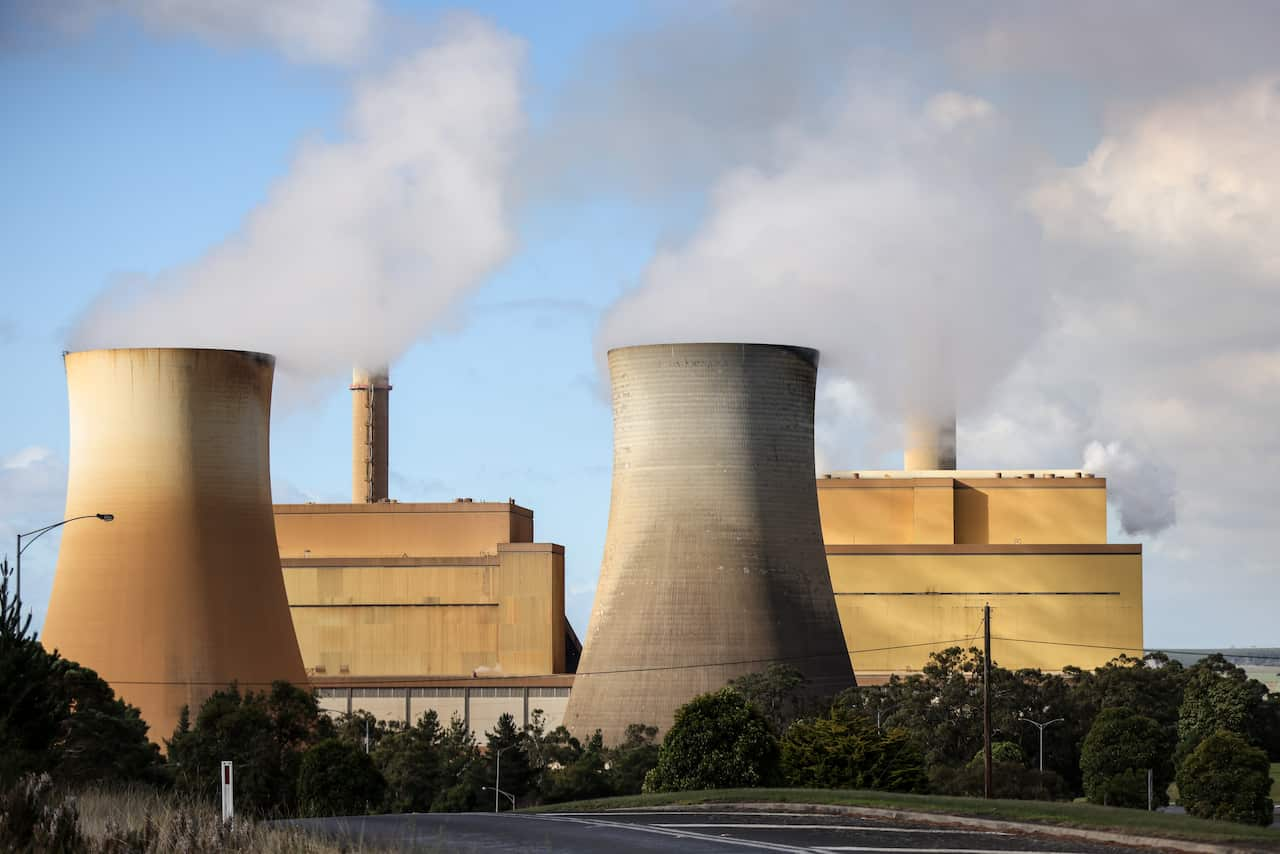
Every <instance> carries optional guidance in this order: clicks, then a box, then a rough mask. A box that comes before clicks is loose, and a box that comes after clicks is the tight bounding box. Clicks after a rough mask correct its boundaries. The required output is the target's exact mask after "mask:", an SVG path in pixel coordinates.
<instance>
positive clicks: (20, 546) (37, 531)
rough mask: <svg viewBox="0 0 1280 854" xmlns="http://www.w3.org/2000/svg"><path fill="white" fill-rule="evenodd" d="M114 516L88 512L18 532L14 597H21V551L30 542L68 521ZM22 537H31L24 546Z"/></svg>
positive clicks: (103, 518) (25, 548)
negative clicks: (32, 529) (16, 581)
mask: <svg viewBox="0 0 1280 854" xmlns="http://www.w3.org/2000/svg"><path fill="white" fill-rule="evenodd" d="M115 518H116V517H115V514H114V513H90V514H88V515H87V516H72V517H71V518H70V519H63V520H62V521H61V522H54V523H53V524H52V525H45V526H44V527H43V528H36V529H35V530H34V531H27V532H26V533H25V534H19V535H18V556H17V559H16V560H17V564H18V565H17V580H18V584H17V588H18V589H17V590H16V591H15V592H14V598H15V599H19V600H20V599H22V553H23V552H24V551H26V550H27V546H30V545H31V544H32V543H34V542H35V541H36V540H38V539H40V538H41V537H43V536H44V535H45V534H47V533H49V532H50V531H52V530H53V529H54V528H61V527H62V526H63V525H65V524H67V523H68V522H78V521H80V520H81V519H101V520H102V521H104V522H112V521H114V520H115ZM23 537H30V538H31V539H29V540H27V545H26V546H24V545H23V544H22V538H23Z"/></svg>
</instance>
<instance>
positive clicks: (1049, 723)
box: [1018, 716, 1066, 774]
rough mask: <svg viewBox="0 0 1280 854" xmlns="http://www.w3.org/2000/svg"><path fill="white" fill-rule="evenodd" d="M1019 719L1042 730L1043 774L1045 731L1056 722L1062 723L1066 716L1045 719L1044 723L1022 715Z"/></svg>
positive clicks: (1041, 754)
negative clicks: (1049, 719)
mask: <svg viewBox="0 0 1280 854" xmlns="http://www.w3.org/2000/svg"><path fill="white" fill-rule="evenodd" d="M1018 720H1020V721H1025V722H1027V723H1029V724H1032V725H1034V726H1035V728H1036V729H1038V730H1040V773H1041V774H1043V773H1044V731H1045V730H1046V729H1048V728H1049V727H1051V726H1053V725H1054V724H1060V723H1062V722H1063V721H1065V720H1066V718H1054V719H1053V720H1051V721H1045V722H1044V723H1040V722H1039V721H1033V720H1031V718H1025V717H1022V716H1019V717H1018Z"/></svg>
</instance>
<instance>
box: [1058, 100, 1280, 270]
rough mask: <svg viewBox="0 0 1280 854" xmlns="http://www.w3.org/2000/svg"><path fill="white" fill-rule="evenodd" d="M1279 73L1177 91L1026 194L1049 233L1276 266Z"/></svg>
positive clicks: (1176, 256)
mask: <svg viewBox="0 0 1280 854" xmlns="http://www.w3.org/2000/svg"><path fill="white" fill-rule="evenodd" d="M1277 140H1280V78H1276V77H1268V78H1264V79H1260V80H1256V81H1254V82H1252V83H1249V84H1247V85H1245V86H1242V87H1241V86H1236V87H1232V88H1230V89H1228V90H1225V91H1220V90H1214V91H1210V92H1204V93H1201V94H1197V95H1195V96H1192V97H1189V98H1177V99H1173V100H1169V101H1166V102H1163V103H1161V104H1158V105H1157V106H1155V107H1154V108H1150V109H1145V110H1142V111H1140V112H1138V113H1137V114H1136V115H1133V116H1132V117H1130V118H1128V119H1127V120H1125V121H1123V122H1120V123H1117V126H1115V127H1113V128H1112V129H1111V130H1110V131H1109V132H1108V135H1107V137H1106V138H1105V139H1103V140H1102V142H1100V143H1099V144H1098V146H1097V148H1095V149H1094V151H1093V153H1092V154H1091V155H1090V156H1089V159H1088V160H1087V161H1086V162H1085V163H1084V164H1083V165H1081V166H1079V167H1077V168H1073V169H1068V170H1064V171H1063V172H1062V173H1061V175H1060V176H1059V177H1058V178H1057V179H1056V180H1052V181H1049V182H1046V183H1045V184H1044V185H1043V186H1041V187H1040V188H1039V189H1038V190H1037V191H1036V193H1035V194H1034V196H1033V205H1034V207H1035V210H1036V212H1037V213H1038V215H1039V216H1040V217H1041V219H1042V220H1043V221H1044V223H1045V225H1046V227H1047V228H1048V229H1049V230H1050V231H1051V232H1052V233H1054V234H1055V235H1058V236H1063V237H1070V238H1077V239H1087V240H1095V241H1120V242H1123V243H1124V244H1126V245H1131V246H1132V247H1133V248H1135V249H1138V250H1141V251H1145V252H1149V253H1158V254H1159V255H1160V256H1161V260H1164V261H1169V262H1174V263H1184V262H1186V261H1187V260H1188V259H1190V258H1195V257H1197V256H1205V255H1211V256H1212V259H1213V260H1214V262H1215V263H1220V264H1222V265H1223V266H1225V267H1228V268H1230V267H1233V266H1236V265H1237V264H1239V265H1243V266H1244V268H1245V270H1246V271H1248V272H1251V273H1255V274H1258V275H1262V276H1266V277H1275V276H1277V275H1280V145H1277V144H1276V141H1277Z"/></svg>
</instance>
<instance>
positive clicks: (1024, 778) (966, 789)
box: [929, 745, 1067, 801]
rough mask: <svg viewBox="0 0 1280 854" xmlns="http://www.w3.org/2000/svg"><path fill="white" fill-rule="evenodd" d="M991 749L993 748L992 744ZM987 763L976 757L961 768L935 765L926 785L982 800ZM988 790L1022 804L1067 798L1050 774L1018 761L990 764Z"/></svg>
mask: <svg viewBox="0 0 1280 854" xmlns="http://www.w3.org/2000/svg"><path fill="white" fill-rule="evenodd" d="M993 747H994V745H993ZM985 765H986V763H985V762H983V760H982V756H981V755H979V756H978V757H977V758H976V759H975V760H974V761H972V762H970V763H968V764H967V765H964V766H963V767H960V768H953V767H949V766H945V765H942V766H935V767H933V768H931V769H929V785H930V788H932V789H933V791H935V792H937V793H938V794H941V795H962V796H965V797H970V798H980V797H982V795H983V793H984V790H985V788H986V785H985V779H984V778H985V777H986V768H985ZM991 789H992V794H993V795H994V796H995V797H997V798H1008V799H1011V800H1021V801H1037V800H1038V801H1057V800H1062V799H1063V798H1065V797H1066V796H1067V784H1066V781H1065V780H1063V779H1062V777H1061V776H1060V775H1058V774H1056V773H1055V772H1053V771H1044V772H1041V771H1039V770H1037V769H1035V768H1028V767H1027V766H1026V765H1023V764H1022V763H1021V762H996V761H994V760H993V761H992V763H991Z"/></svg>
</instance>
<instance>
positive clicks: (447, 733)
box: [431, 715, 492, 812]
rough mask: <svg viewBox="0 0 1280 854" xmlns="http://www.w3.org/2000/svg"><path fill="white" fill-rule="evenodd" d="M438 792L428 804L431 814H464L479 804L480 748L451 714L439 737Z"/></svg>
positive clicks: (459, 720) (482, 766)
mask: <svg viewBox="0 0 1280 854" xmlns="http://www.w3.org/2000/svg"><path fill="white" fill-rule="evenodd" d="M440 757H441V765H442V767H441V771H440V790H439V791H438V792H436V796H435V797H434V798H433V799H432V801H431V811H432V812H465V811H467V810H470V809H474V808H475V806H476V804H477V803H478V802H479V801H478V797H479V794H480V787H481V786H483V785H492V783H489V784H486V783H485V780H484V774H485V768H484V763H483V762H481V761H480V748H479V747H478V746H477V745H476V740H475V737H474V736H473V735H472V734H471V730H469V729H468V728H467V727H466V725H465V724H464V723H463V721H462V719H461V718H459V717H458V716H457V715H454V716H453V717H451V718H450V719H449V726H448V727H446V728H445V729H444V730H443V732H441V734H440Z"/></svg>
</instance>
